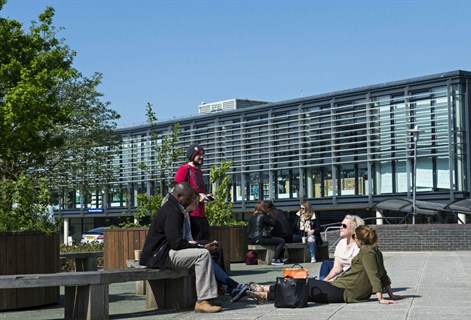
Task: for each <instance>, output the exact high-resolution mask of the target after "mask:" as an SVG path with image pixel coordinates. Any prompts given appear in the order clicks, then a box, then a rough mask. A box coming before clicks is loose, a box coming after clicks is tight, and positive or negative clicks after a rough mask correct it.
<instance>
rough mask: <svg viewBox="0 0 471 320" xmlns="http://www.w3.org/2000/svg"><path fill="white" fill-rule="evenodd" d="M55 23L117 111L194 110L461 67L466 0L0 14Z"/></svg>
mask: <svg viewBox="0 0 471 320" xmlns="http://www.w3.org/2000/svg"><path fill="white" fill-rule="evenodd" d="M48 5H49V6H52V7H54V8H55V9H56V15H55V19H54V25H55V26H61V27H64V28H65V30H63V31H61V32H60V34H59V35H60V36H61V37H63V38H65V39H66V44H68V45H69V46H70V47H71V48H72V49H73V50H75V51H76V52H77V57H76V58H75V67H76V68H77V69H79V70H80V71H81V72H82V73H83V74H85V75H91V74H93V73H94V72H100V73H102V74H103V76H104V79H103V83H102V85H101V86H100V88H99V90H100V91H101V92H102V93H104V94H105V100H107V101H110V102H111V105H112V108H113V109H115V110H117V111H118V112H119V113H120V114H121V116H122V118H121V119H120V120H119V122H118V123H119V125H120V126H124V125H126V126H130V125H134V124H141V123H143V122H145V120H146V116H145V106H146V104H147V102H150V103H152V104H153V105H154V109H155V111H156V113H157V117H158V118H159V120H168V119H173V118H180V117H183V116H191V115H196V114H197V112H198V109H197V106H198V105H199V103H200V102H202V101H204V102H214V101H219V100H225V99H231V98H241V99H254V100H263V101H282V100H289V99H294V98H298V97H300V96H309V95H316V94H321V93H328V92H333V91H337V90H343V89H350V88H356V87H361V86H366V85H373V84H379V83H384V82H389V81H396V80H402V79H407V78H413V77H418V76H425V75H429V74H435V73H440V72H445V71H452V70H457V69H461V70H468V71H471V41H469V39H470V37H471V19H470V18H469V16H470V14H471V1H469V0H447V1H432V0H428V1H426V0H415V1H381V0H375V1H357V0H350V1H335V0H332V1H314V0H312V1H301V0H290V1H288V0H286V1H281V0H280V1H274V0H232V1H230V0H219V1H214V0H206V1H203V0H193V1H190V0H187V1H183V0H169V1H159V0H61V1H59V0H44V1H43V0H8V2H7V4H6V5H5V7H4V9H3V10H2V11H0V14H1V16H2V17H9V18H11V19H15V20H18V21H20V22H24V23H25V24H26V25H27V26H28V25H29V22H30V21H31V20H36V19H37V16H38V14H39V13H41V12H42V11H44V8H45V7H46V6H48Z"/></svg>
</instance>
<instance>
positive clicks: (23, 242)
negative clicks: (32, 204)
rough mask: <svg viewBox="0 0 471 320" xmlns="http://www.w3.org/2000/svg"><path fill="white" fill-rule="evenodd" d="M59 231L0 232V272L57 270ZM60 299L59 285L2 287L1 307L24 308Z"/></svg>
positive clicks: (1, 273)
mask: <svg viewBox="0 0 471 320" xmlns="http://www.w3.org/2000/svg"><path fill="white" fill-rule="evenodd" d="M59 251H60V250H59V234H58V233H55V234H51V235H46V234H44V233H41V232H21V233H13V232H8V233H2V234H0V261H1V263H0V275H11V274H36V273H54V272H59V271H60V263H59ZM54 303H59V287H48V288H28V289H2V290H0V310H11V309H23V308H31V307H38V306H44V305H48V304H54Z"/></svg>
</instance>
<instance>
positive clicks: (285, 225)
mask: <svg viewBox="0 0 471 320" xmlns="http://www.w3.org/2000/svg"><path fill="white" fill-rule="evenodd" d="M267 213H268V215H269V216H270V217H272V218H273V220H274V221H275V226H274V227H273V229H272V230H271V232H270V234H271V235H272V236H273V237H278V238H283V239H284V240H285V242H286V243H291V242H293V233H292V230H291V225H290V223H289V220H288V217H287V216H286V213H285V212H284V211H283V210H280V209H277V208H276V207H275V205H274V204H273V202H271V201H268V202H267Z"/></svg>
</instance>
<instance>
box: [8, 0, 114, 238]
mask: <svg viewBox="0 0 471 320" xmlns="http://www.w3.org/2000/svg"><path fill="white" fill-rule="evenodd" d="M5 3H6V1H4V0H0V10H1V9H2V8H3V6H4V5H5ZM53 16H54V9H53V8H50V7H47V8H46V9H45V11H44V13H42V14H40V15H39V18H38V21H33V22H32V23H31V26H30V27H29V29H27V30H24V29H23V25H22V24H21V23H20V22H18V21H16V20H12V19H6V18H0V180H1V181H2V191H3V192H2V195H1V197H0V200H1V203H0V210H1V212H0V220H1V221H0V225H5V224H4V223H3V222H4V221H7V220H10V222H11V219H14V220H15V221H17V222H18V223H20V224H21V226H22V227H21V228H30V229H31V228H34V223H35V221H36V220H37V217H38V214H39V216H42V214H43V213H44V210H45V208H44V207H42V206H41V204H44V203H50V198H49V196H50V193H49V191H50V189H52V188H54V187H59V186H60V187H69V188H78V189H80V190H86V189H87V188H88V189H97V188H98V187H99V186H98V184H100V185H104V184H107V183H109V181H113V178H112V174H113V173H112V172H111V171H109V169H108V168H110V167H111V166H109V165H108V164H109V162H110V161H112V160H111V159H112V157H113V153H112V151H113V148H115V147H116V146H117V145H118V144H119V141H120V140H119V136H118V135H117V133H116V132H115V130H114V129H115V128H116V123H115V122H114V120H116V119H118V118H119V115H118V114H117V113H116V112H115V111H113V110H111V109H110V108H109V102H102V101H101V99H102V97H103V95H102V94H101V93H98V92H97V90H96V88H97V86H98V85H99V84H100V82H101V75H100V74H95V75H93V76H92V77H89V78H88V77H84V76H83V75H82V74H81V73H80V72H78V71H77V70H76V69H75V68H73V67H72V62H73V58H74V56H75V52H73V51H72V50H70V49H69V47H68V46H67V45H66V44H65V43H64V40H63V39H59V38H57V36H56V33H57V31H58V30H57V29H56V28H55V27H54V26H53V25H52V19H53ZM107 165H108V166H107ZM96 177H100V178H99V179H98V180H97V179H96ZM28 188H30V189H28ZM46 189H47V190H48V193H47V194H48V197H45V196H44V195H45V194H46V191H45V190H46ZM18 190H23V191H22V192H20V191H18ZM41 195H42V196H41ZM22 197H24V198H22ZM46 200H47V201H46ZM28 201H34V203H29V202H28ZM45 201H46V202H45ZM28 203H29V204H28ZM32 204H37V205H38V206H39V207H38V206H33V205H32ZM20 216H21V218H20ZM23 218H24V219H23ZM2 223H3V224H2ZM7 224H8V223H7ZM10 225H11V226H12V228H18V224H10Z"/></svg>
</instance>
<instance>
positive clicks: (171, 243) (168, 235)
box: [139, 182, 221, 313]
mask: <svg viewBox="0 0 471 320" xmlns="http://www.w3.org/2000/svg"><path fill="white" fill-rule="evenodd" d="M198 198H199V196H198V194H197V192H196V191H195V190H194V189H193V188H192V187H191V186H190V184H189V183H187V182H180V183H177V184H176V185H175V186H174V188H173V189H172V192H171V194H170V195H169V198H168V201H167V202H165V204H164V205H163V206H162V207H161V208H160V210H159V211H158V212H157V213H156V215H155V217H154V219H153V220H152V223H151V225H150V228H149V232H148V234H147V237H146V240H145V242H144V247H143V249H142V254H141V259H140V261H139V264H140V265H142V266H146V267H148V268H153V269H166V268H169V269H186V270H187V269H190V268H194V270H195V278H196V285H195V286H196V295H197V301H196V304H195V312H206V313H213V312H220V311H221V307H220V305H218V304H219V302H217V300H215V299H216V298H217V296H218V290H217V282H216V277H215V275H214V269H213V262H212V259H211V252H213V251H214V250H215V249H217V243H214V242H210V243H207V244H205V245H202V244H198V243H190V242H188V241H187V240H185V239H184V238H183V229H184V221H185V218H184V215H185V214H186V213H187V212H191V211H192V210H193V209H194V208H195V207H196V206H197V205H198V203H199V202H198Z"/></svg>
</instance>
